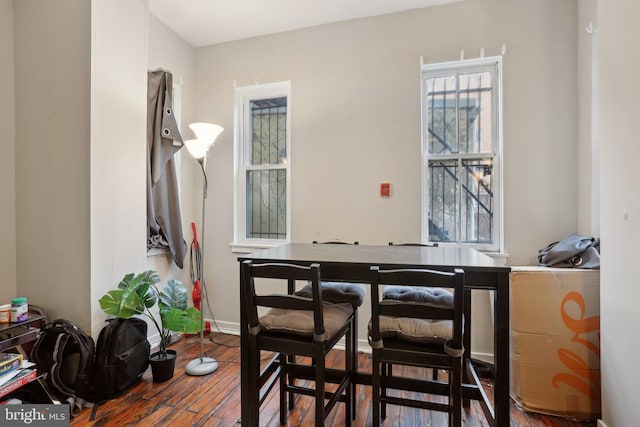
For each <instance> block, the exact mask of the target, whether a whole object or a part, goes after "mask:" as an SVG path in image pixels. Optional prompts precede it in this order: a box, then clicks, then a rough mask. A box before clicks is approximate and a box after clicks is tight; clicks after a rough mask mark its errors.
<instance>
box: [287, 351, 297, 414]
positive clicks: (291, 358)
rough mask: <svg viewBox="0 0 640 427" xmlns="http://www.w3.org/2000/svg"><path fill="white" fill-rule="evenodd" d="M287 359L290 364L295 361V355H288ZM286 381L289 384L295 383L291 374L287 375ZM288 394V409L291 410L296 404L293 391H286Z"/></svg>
mask: <svg viewBox="0 0 640 427" xmlns="http://www.w3.org/2000/svg"><path fill="white" fill-rule="evenodd" d="M287 361H288V362H289V363H291V364H294V363H296V356H295V355H288V356H287ZM288 381H289V384H291V385H295V382H296V379H295V378H293V377H292V376H291V375H288ZM288 395H289V410H290V411H292V410H293V408H295V406H296V399H295V393H293V392H292V391H290V392H289V393H288Z"/></svg>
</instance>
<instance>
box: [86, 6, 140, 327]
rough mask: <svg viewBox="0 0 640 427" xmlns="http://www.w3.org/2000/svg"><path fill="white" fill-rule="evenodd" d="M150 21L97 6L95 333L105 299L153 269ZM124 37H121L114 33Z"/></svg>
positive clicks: (126, 10)
mask: <svg viewBox="0 0 640 427" xmlns="http://www.w3.org/2000/svg"><path fill="white" fill-rule="evenodd" d="M147 17H148V7H147V3H146V1H143V0H136V1H130V0H116V1H114V0H93V1H92V2H91V40H92V43H91V168H90V181H91V298H90V305H91V313H92V323H91V329H92V332H93V335H95V336H97V333H98V331H99V330H100V328H101V327H102V326H103V320H104V318H106V315H105V314H104V313H103V312H102V310H101V309H100V305H99V304H98V299H99V298H100V297H101V296H102V295H104V294H105V293H106V292H107V291H108V290H110V289H113V288H114V287H115V286H116V285H117V283H118V282H119V281H120V280H121V279H122V277H123V276H124V275H125V274H127V273H131V272H135V273H139V272H142V271H144V269H145V267H146V262H147V258H146V244H147V243H146V231H145V230H146V223H147V220H146V190H145V189H146V172H145V171H146V166H145V165H146V160H145V159H146V133H147V128H146V120H147V28H148V24H147ZM114 29H117V31H114Z"/></svg>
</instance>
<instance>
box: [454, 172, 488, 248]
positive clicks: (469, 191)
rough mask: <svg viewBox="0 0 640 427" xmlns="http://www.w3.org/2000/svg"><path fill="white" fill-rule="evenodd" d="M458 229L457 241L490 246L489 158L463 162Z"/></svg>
mask: <svg viewBox="0 0 640 427" xmlns="http://www.w3.org/2000/svg"><path fill="white" fill-rule="evenodd" d="M462 170H463V175H462V176H463V182H462V206H461V215H462V219H463V221H462V224H463V226H462V230H461V236H460V240H461V241H462V242H467V243H493V242H492V237H491V236H492V226H493V190H492V187H491V175H492V171H493V165H492V162H491V159H483V160H463V162H462Z"/></svg>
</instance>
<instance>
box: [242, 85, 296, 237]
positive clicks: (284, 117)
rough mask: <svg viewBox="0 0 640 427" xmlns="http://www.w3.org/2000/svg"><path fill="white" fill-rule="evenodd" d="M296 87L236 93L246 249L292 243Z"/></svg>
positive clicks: (265, 87)
mask: <svg viewBox="0 0 640 427" xmlns="http://www.w3.org/2000/svg"><path fill="white" fill-rule="evenodd" d="M290 87H291V86H290V83H289V82H283V83H272V84H266V85H255V86H246V87H239V88H236V118H235V122H236V124H235V126H236V133H235V148H236V152H235V154H236V164H237V167H236V203H235V242H236V243H237V244H239V245H241V246H242V245H249V246H269V245H273V244H280V243H283V242H287V241H289V235H290V215H289V212H290V210H289V207H290V202H289V201H290V196H289V195H290V175H291V174H290V172H289V170H290V166H291V162H290V131H289V129H290V124H289V123H290V114H289V112H290V91H291V89H290Z"/></svg>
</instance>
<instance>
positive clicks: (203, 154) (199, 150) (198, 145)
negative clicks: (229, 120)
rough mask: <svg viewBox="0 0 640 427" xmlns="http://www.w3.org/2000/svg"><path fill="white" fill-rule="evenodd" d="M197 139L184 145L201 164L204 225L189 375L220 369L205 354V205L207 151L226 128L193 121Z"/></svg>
mask: <svg viewBox="0 0 640 427" xmlns="http://www.w3.org/2000/svg"><path fill="white" fill-rule="evenodd" d="M189 127H190V128H191V130H192V131H193V133H194V134H195V135H196V139H191V140H189V141H185V142H184V145H185V146H186V147H187V150H189V154H191V155H192V156H193V157H194V158H195V159H196V160H197V161H198V163H199V164H200V168H201V169H202V177H203V182H202V190H203V191H202V225H201V226H200V257H201V262H200V265H199V270H200V271H198V275H199V277H200V279H201V280H202V303H201V304H200V357H198V358H197V359H193V360H192V361H191V362H189V363H188V364H187V367H186V370H185V371H186V373H187V374H189V375H207V374H210V373H212V372H213V371H215V370H216V369H218V362H217V361H216V360H215V359H212V358H211V357H205V356H204V306H205V304H204V303H205V302H206V301H207V286H206V284H205V280H204V220H205V216H204V206H205V201H206V200H207V173H206V165H207V153H208V152H209V148H211V147H212V146H213V144H214V143H215V141H216V138H217V137H218V135H219V134H220V132H222V131H223V130H224V128H223V127H222V126H218V125H213V124H210V123H192V124H190V125H189Z"/></svg>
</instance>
